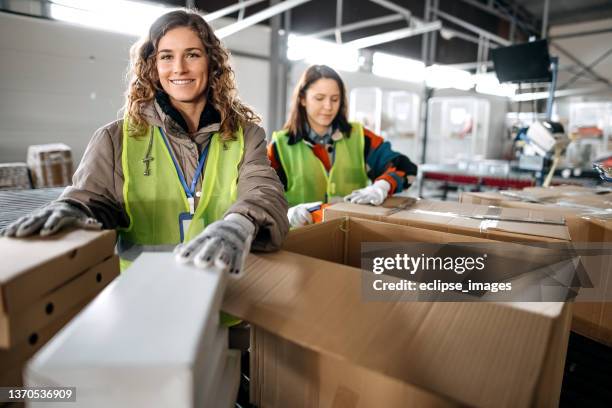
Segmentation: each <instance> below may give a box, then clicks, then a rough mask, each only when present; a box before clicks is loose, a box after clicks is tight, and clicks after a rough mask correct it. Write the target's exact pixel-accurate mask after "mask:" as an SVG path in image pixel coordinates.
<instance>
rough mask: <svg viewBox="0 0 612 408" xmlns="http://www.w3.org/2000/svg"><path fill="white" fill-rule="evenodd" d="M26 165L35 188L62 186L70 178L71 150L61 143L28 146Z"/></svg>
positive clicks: (71, 167) (66, 184)
mask: <svg viewBox="0 0 612 408" xmlns="http://www.w3.org/2000/svg"><path fill="white" fill-rule="evenodd" d="M27 161H28V167H29V168H30V171H31V173H32V183H33V184H34V187H35V188H42V187H62V186H68V185H70V182H71V180H72V172H73V165H72V151H71V150H70V147H68V146H67V145H65V144H63V143H50V144H42V145H32V146H29V147H28V160H27Z"/></svg>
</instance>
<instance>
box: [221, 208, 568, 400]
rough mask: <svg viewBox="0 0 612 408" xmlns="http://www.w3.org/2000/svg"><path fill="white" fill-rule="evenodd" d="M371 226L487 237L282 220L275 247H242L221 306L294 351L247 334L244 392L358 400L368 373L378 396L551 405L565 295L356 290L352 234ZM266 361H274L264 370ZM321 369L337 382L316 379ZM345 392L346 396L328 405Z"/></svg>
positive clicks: (422, 238)
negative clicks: (538, 297) (395, 298)
mask: <svg viewBox="0 0 612 408" xmlns="http://www.w3.org/2000/svg"><path fill="white" fill-rule="evenodd" d="M373 237H374V238H373ZM380 237H383V238H382V240H383V241H385V240H386V241H389V242H391V241H395V242H400V241H405V242H432V243H445V242H487V241H486V240H484V239H481V238H476V237H470V236H460V235H454V234H449V233H445V232H441V231H432V230H426V229H421V228H412V227H407V226H399V225H394V224H388V223H381V222H376V221H371V220H364V219H335V220H332V221H328V222H324V223H321V224H317V225H312V226H308V227H304V228H299V229H296V230H293V231H291V233H290V234H289V237H288V239H287V241H286V243H285V246H284V250H282V251H279V252H277V253H273V254H264V255H255V254H251V255H250V257H249V260H248V265H247V270H246V271H245V275H244V277H242V278H241V279H239V280H237V281H231V282H230V284H229V285H228V289H227V291H226V295H225V298H224V303H223V310H225V311H226V312H228V313H231V314H233V315H235V316H237V317H239V318H242V319H244V320H247V321H249V322H250V323H252V325H254V326H256V329H255V330H256V332H255V333H261V332H260V330H263V331H264V332H265V333H268V334H269V335H270V336H273V338H274V342H276V343H275V344H279V346H278V347H281V345H282V344H283V342H289V343H290V344H289V345H288V347H289V348H291V349H292V350H293V351H292V352H291V353H284V354H283V353H281V354H278V353H276V352H271V353H266V352H265V351H264V353H263V354H262V353H259V352H258V350H257V349H258V347H264V348H265V347H266V344H267V343H264V344H263V345H262V344H261V343H259V340H257V339H256V341H255V342H254V344H252V348H253V356H254V357H253V360H254V361H253V366H252V376H254V378H255V379H254V380H253V383H252V393H253V394H252V397H253V399H254V400H255V401H254V402H256V403H259V404H260V405H261V406H300V405H299V403H300V398H302V396H304V395H305V394H304V393H305V392H308V393H312V394H309V395H311V396H312V398H310V399H308V401H311V402H312V404H311V405H302V406H321V407H323V406H351V407H352V406H355V407H363V406H367V405H366V401H372V396H373V395H380V393H378V394H377V389H376V388H375V387H373V386H364V381H369V379H373V380H372V381H373V384H379V385H380V386H381V387H384V389H387V390H389V393H388V394H386V397H385V398H386V399H385V400H384V402H382V405H381V404H378V405H380V406H385V403H386V402H389V405H388V406H406V404H409V403H411V402H412V401H418V402H423V403H424V404H425V403H427V404H429V405H430V403H431V402H432V401H434V402H437V403H439V404H441V405H437V406H445V405H444V404H446V403H449V402H450V403H451V404H460V405H471V406H491V407H493V406H494V407H504V406H507V407H521V406H523V407H524V406H557V404H558V399H559V393H560V389H561V381H562V377H563V367H564V361H565V352H566V348H567V340H568V334H569V320H568V317H569V313H570V306H571V305H570V304H565V303H504V304H499V303H472V302H466V303H436V302H391V301H390V302H367V301H364V299H363V297H362V274H367V273H370V272H366V271H362V270H361V269H360V268H359V267H358V265H359V264H358V262H359V259H360V250H361V246H360V244H361V242H364V241H376V240H380ZM525 249H526V250H528V249H529V248H528V247H525ZM265 350H267V349H265ZM272 350H279V349H278V348H277V347H272ZM300 350H301V351H303V352H301V351H300ZM279 353H280V351H279ZM279 355H280V356H284V357H283V358H285V357H286V358H288V359H289V360H288V361H284V360H283V359H282V358H279V357H278V356H279ZM255 356H256V357H255ZM313 356H316V361H314V362H313V361H312V358H315V357H313ZM270 367H277V368H278V371H275V372H274V373H273V374H272V375H270V376H268V375H267V374H266V373H268V372H270V371H269V368H270ZM283 370H292V371H290V373H292V375H289V374H286V375H285V374H284V371H283ZM261 373H263V376H262V375H260V374H261ZM326 379H329V381H331V382H330V383H329V384H331V383H332V382H334V381H335V382H336V383H338V388H337V389H336V390H331V391H330V390H329V388H325V387H326V385H325V384H326V382H325V381H327V380H326ZM374 379H375V380H374ZM383 384H385V385H383ZM304 387H306V388H304ZM338 393H340V396H339V397H338V395H339V394H338ZM258 398H259V399H258ZM338 398H340V399H338ZM347 399H348V401H349V402H350V401H353V402H355V403H354V404H353V405H350V404H348V405H333V403H336V402H337V404H342V403H345V402H346V401H347ZM317 401H318V403H316V402H317ZM393 401H394V403H393V404H392V403H391V402H393ZM296 404H297V405H296ZM414 404H416V402H415V403H414ZM434 405H435V404H434ZM430 406H431V405H430Z"/></svg>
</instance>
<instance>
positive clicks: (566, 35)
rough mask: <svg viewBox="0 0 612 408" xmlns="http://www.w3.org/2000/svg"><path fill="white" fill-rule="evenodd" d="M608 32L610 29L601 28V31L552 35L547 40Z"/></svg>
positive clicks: (611, 29)
mask: <svg viewBox="0 0 612 408" xmlns="http://www.w3.org/2000/svg"><path fill="white" fill-rule="evenodd" d="M609 32H612V27H610V28H602V29H601V30H589V31H578V32H574V33H567V34H557V35H552V36H550V37H548V38H550V39H551V40H561V39H564V38H575V37H583V36H587V35H596V34H605V33H609Z"/></svg>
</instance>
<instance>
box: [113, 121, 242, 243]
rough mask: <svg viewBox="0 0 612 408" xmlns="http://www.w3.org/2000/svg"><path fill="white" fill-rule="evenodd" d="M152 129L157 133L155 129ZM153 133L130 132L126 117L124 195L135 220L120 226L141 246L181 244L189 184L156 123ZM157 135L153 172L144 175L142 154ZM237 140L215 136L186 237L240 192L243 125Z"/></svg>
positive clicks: (213, 218)
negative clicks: (181, 219) (185, 184)
mask: <svg viewBox="0 0 612 408" xmlns="http://www.w3.org/2000/svg"><path fill="white" fill-rule="evenodd" d="M151 132H152V135H151ZM147 134H148V137H139V138H135V137H131V136H130V135H129V131H128V124H127V120H124V121H123V152H122V157H121V162H122V166H123V176H124V184H123V198H124V201H125V210H126V212H127V215H128V217H129V221H130V224H129V226H128V227H127V228H124V229H120V230H119V237H120V239H121V240H123V241H125V242H127V243H130V244H131V245H139V246H144V247H148V246H170V245H176V244H179V243H180V242H181V241H180V229H179V214H181V213H186V212H187V213H188V212H189V203H188V201H187V197H186V195H185V190H184V189H183V186H182V184H181V182H180V181H179V178H178V174H177V172H176V169H175V167H174V163H173V161H172V157H171V152H169V151H168V148H167V147H166V144H165V143H164V141H163V138H162V135H161V133H160V131H159V128H157V127H150V128H149V129H148V132H147ZM150 137H152V138H153V141H152V146H151V152H150V155H149V157H153V160H152V161H151V162H150V166H149V170H150V172H149V175H148V176H145V175H144V169H145V165H144V163H143V158H144V157H145V156H146V155H147V151H148V149H149V143H150V139H149V138H150ZM236 137H237V140H236V141H230V142H223V141H222V140H221V136H220V135H219V133H215V134H214V135H213V136H212V138H211V140H210V147H209V150H208V157H207V159H206V165H205V170H204V171H203V175H204V180H203V182H202V195H201V198H200V201H199V203H198V207H197V209H196V210H195V213H194V215H193V219H192V221H191V223H190V225H189V229H188V230H187V231H186V232H185V242H187V241H189V240H191V239H192V238H193V237H195V236H196V235H198V234H199V233H200V232H202V230H203V229H204V227H205V226H206V225H208V224H210V223H212V222H214V221H216V220H219V219H221V218H222V217H223V214H224V213H225V212H226V211H227V209H228V208H229V207H230V205H231V204H232V203H234V201H236V197H237V185H238V164H239V163H240V160H241V159H242V155H243V150H244V137H243V133H242V129H240V130H239V131H238V132H237V133H236Z"/></svg>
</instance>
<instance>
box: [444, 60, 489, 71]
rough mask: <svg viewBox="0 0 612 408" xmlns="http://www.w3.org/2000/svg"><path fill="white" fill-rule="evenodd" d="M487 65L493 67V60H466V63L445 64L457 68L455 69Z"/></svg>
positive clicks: (468, 68)
mask: <svg viewBox="0 0 612 408" xmlns="http://www.w3.org/2000/svg"><path fill="white" fill-rule="evenodd" d="M483 65H484V66H486V67H487V68H493V61H483V62H464V63H460V64H444V65H443V66H444V67H448V68H455V69H461V70H464V71H465V70H471V69H477V68H478V67H481V66H483Z"/></svg>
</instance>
